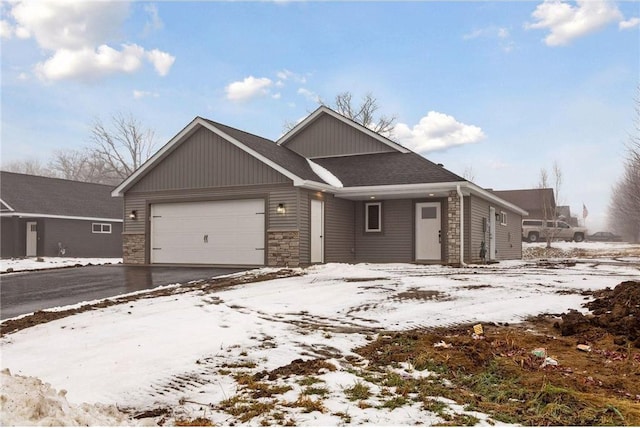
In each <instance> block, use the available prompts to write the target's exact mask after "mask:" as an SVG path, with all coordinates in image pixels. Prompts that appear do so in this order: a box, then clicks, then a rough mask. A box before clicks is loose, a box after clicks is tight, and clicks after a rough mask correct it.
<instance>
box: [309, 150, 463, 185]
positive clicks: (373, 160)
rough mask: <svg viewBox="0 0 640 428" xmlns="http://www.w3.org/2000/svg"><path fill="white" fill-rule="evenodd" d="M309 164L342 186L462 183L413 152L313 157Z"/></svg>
mask: <svg viewBox="0 0 640 428" xmlns="http://www.w3.org/2000/svg"><path fill="white" fill-rule="evenodd" d="M313 161H314V162H315V163H317V164H318V165H320V166H322V167H323V168H325V169H327V170H329V171H331V173H333V175H335V176H336V177H337V178H338V179H339V180H340V181H341V182H342V185H343V186H344V187H355V186H384V185H399V184H420V183H451V182H461V181H466V180H465V179H464V178H462V177H460V176H458V175H456V174H454V173H452V172H451V171H449V170H447V169H445V168H443V167H442V166H439V165H436V164H435V163H433V162H431V161H430V160H428V159H425V158H424V157H422V156H420V155H418V154H416V153H413V152H409V153H399V152H395V153H375V154H369V155H359V156H341V157H329V158H322V159H319V158H315V159H313Z"/></svg>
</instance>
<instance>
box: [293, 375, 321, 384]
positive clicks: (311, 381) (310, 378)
mask: <svg viewBox="0 0 640 428" xmlns="http://www.w3.org/2000/svg"><path fill="white" fill-rule="evenodd" d="M314 383H324V381H323V380H322V379H320V378H318V377H315V376H306V377H304V378H302V379H300V380H299V381H298V385H302V386H310V385H313V384H314Z"/></svg>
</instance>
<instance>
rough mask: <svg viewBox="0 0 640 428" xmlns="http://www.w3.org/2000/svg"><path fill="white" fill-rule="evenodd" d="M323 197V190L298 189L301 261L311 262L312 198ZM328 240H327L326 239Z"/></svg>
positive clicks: (302, 262)
mask: <svg viewBox="0 0 640 428" xmlns="http://www.w3.org/2000/svg"><path fill="white" fill-rule="evenodd" d="M313 197H319V198H321V197H322V193H321V192H312V191H310V190H306V189H298V210H299V211H298V212H299V213H300V216H299V217H298V221H299V227H300V229H299V230H300V233H299V237H300V244H299V251H300V263H301V264H309V263H311V240H310V237H311V198H313ZM325 242H326V240H325Z"/></svg>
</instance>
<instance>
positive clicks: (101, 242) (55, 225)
mask: <svg viewBox="0 0 640 428" xmlns="http://www.w3.org/2000/svg"><path fill="white" fill-rule="evenodd" d="M112 189H113V186H105V185H102V184H93V183H82V182H79V181H71V180H62V179H59V178H48V177H38V176H35V175H27V174H16V173H13V172H5V171H0V220H1V223H0V235H1V246H0V253H1V256H2V258H10V257H35V256H39V257H41V256H62V255H64V256H67V257H122V198H112V197H111V190H112Z"/></svg>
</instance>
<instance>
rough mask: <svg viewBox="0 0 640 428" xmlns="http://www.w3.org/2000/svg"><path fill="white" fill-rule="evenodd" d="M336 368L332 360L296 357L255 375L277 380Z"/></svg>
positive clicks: (256, 377) (258, 378) (255, 376)
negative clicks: (283, 364)
mask: <svg viewBox="0 0 640 428" xmlns="http://www.w3.org/2000/svg"><path fill="white" fill-rule="evenodd" d="M335 370H336V366H334V365H333V364H331V363H330V362H328V361H326V360H322V359H314V360H302V359H296V360H293V361H291V362H290V363H289V364H287V365H285V366H282V367H278V368H277V369H274V370H271V371H269V372H267V371H262V372H258V373H256V374H255V375H254V378H255V379H256V380H261V379H263V378H264V377H267V378H268V379H269V380H275V379H278V378H281V377H284V378H286V377H289V376H294V375H295V376H311V375H317V374H321V373H326V372H328V371H330V372H333V371H335Z"/></svg>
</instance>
